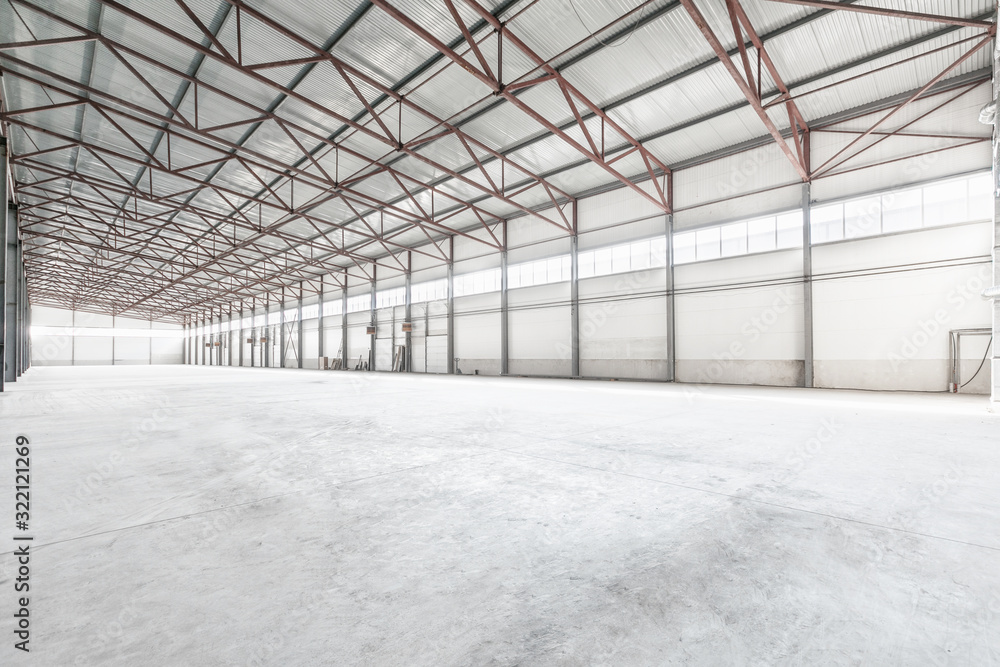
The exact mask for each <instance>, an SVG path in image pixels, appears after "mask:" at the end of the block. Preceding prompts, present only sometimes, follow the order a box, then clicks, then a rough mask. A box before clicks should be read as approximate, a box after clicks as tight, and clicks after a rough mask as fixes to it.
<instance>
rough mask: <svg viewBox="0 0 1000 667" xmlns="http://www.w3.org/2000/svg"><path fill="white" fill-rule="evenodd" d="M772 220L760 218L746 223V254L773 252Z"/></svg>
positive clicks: (774, 241)
mask: <svg viewBox="0 0 1000 667" xmlns="http://www.w3.org/2000/svg"><path fill="white" fill-rule="evenodd" d="M774 234H775V227H774V218H761V219H759V220H751V221H749V222H747V252H768V251H771V250H774V249H775V247H776V244H777V240H776V239H775V236H774Z"/></svg>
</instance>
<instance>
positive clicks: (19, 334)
mask: <svg viewBox="0 0 1000 667" xmlns="http://www.w3.org/2000/svg"><path fill="white" fill-rule="evenodd" d="M23 252H24V248H23V247H22V245H21V239H18V240H17V288H16V289H17V329H16V331H15V337H14V353H15V354H14V356H15V361H14V373H15V376H16V377H21V371H23V370H24V338H25V333H26V332H25V331H24V257H23V255H22V253H23Z"/></svg>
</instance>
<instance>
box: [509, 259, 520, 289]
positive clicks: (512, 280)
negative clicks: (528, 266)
mask: <svg viewBox="0 0 1000 667" xmlns="http://www.w3.org/2000/svg"><path fill="white" fill-rule="evenodd" d="M520 286H521V268H520V267H519V266H517V265H516V264H515V265H514V266H511V265H509V264H508V265H507V289H517V288H518V287H520Z"/></svg>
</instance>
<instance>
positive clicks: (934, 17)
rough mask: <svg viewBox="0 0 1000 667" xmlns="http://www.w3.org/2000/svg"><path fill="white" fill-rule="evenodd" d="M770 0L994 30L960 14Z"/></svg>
mask: <svg viewBox="0 0 1000 667" xmlns="http://www.w3.org/2000/svg"><path fill="white" fill-rule="evenodd" d="M769 1H770V2H780V3H782V4H786V5H802V6H804V7H817V8H819V9H839V10H844V11H848V12H859V13H862V14H875V15H877V16H888V17H891V18H900V19H910V20H915V21H930V22H932V23H946V24H948V25H958V26H964V27H967V28H982V29H985V30H993V27H994V23H992V22H991V21H979V20H976V19H967V18H962V17H959V16H941V15H939V14H924V13H921V12H908V11H905V10H902V9H889V8H887V7H870V6H866V5H856V4H850V5H848V4H845V3H842V2H829V1H827V0H769Z"/></svg>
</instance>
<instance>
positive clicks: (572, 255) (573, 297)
mask: <svg viewBox="0 0 1000 667" xmlns="http://www.w3.org/2000/svg"><path fill="white" fill-rule="evenodd" d="M579 207H580V203H579V202H578V201H574V202H573V233H572V234H571V235H570V237H569V261H570V276H569V291H570V296H569V298H570V309H569V313H570V315H569V316H570V354H571V364H570V369H571V370H570V375H572V376H573V377H575V378H576V377H580V261H579V260H580V258H579V238H580V237H579V235H578V234H577V221H578V216H577V209H578V208H579Z"/></svg>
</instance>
